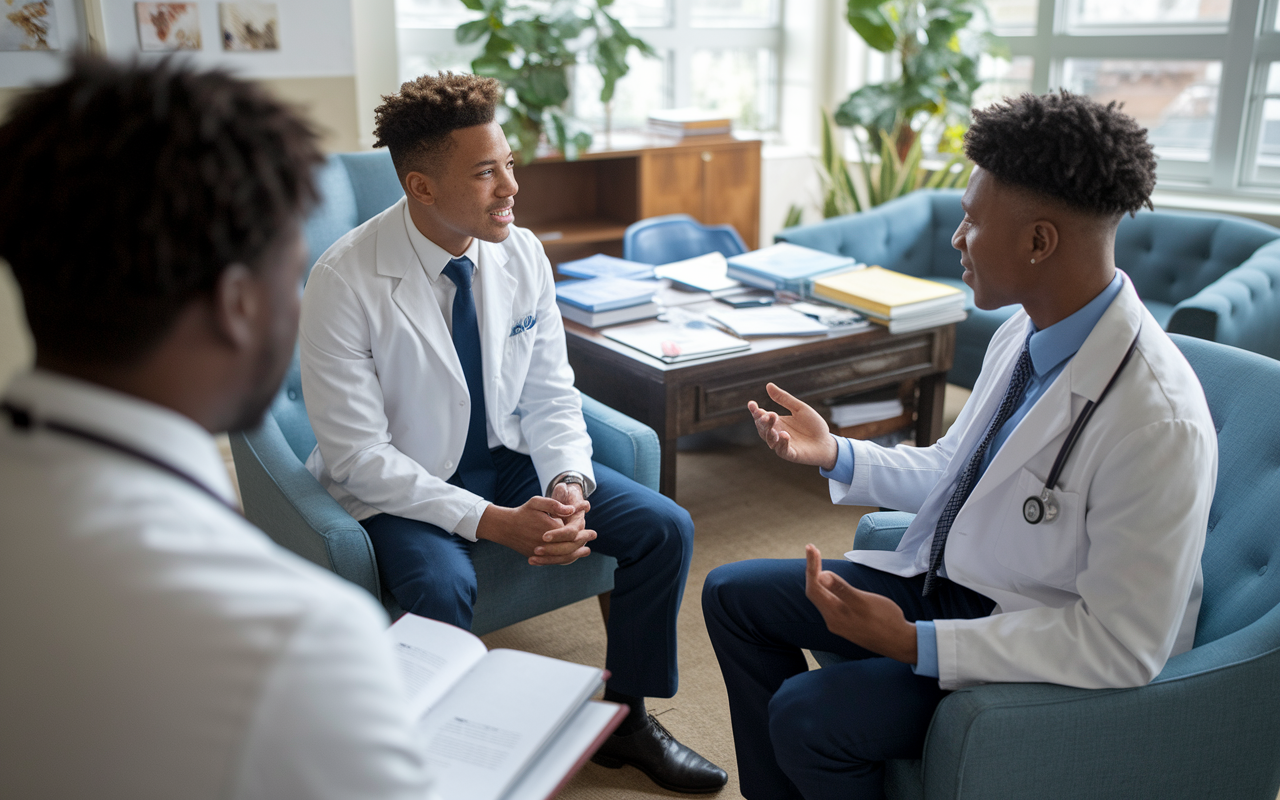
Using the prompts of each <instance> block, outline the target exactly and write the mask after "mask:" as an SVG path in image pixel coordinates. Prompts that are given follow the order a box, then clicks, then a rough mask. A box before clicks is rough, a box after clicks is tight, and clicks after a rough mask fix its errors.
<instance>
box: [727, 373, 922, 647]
mask: <svg viewBox="0 0 1280 800" xmlns="http://www.w3.org/2000/svg"><path fill="white" fill-rule="evenodd" d="M765 391H767V392H768V393H769V397H770V398H772V399H773V401H774V402H775V403H777V404H778V405H780V406H782V407H783V408H785V409H786V410H787V411H790V412H791V414H790V415H789V416H782V415H779V414H777V413H775V412H773V411H765V410H764V409H763V408H761V407H760V406H759V405H757V404H756V402H755V401H754V400H753V401H751V402H749V403H747V410H748V411H750V412H751V417H752V419H753V420H755V424H756V432H757V433H759V434H760V438H761V439H763V440H764V442H765V444H767V445H769V448H770V449H771V450H773V452H775V453H777V454H778V455H779V456H780V457H781V458H784V459H786V460H787V461H792V462H794V463H797V464H807V465H809V466H814V467H821V468H823V469H825V470H830V469H832V468H834V467H835V465H836V460H837V458H838V457H839V454H840V451H839V447H838V445H837V444H836V440H835V437H833V436H832V435H831V431H830V429H829V428H828V427H827V421H826V420H824V419H823V418H822V415H820V414H819V413H818V412H817V411H814V410H813V408H811V407H810V406H809V405H808V404H806V403H804V402H801V401H800V400H797V399H796V398H795V397H792V396H791V395H790V394H788V393H787V392H785V391H783V390H782V389H781V388H779V387H778V386H777V385H775V384H772V383H770V384H768V385H767V386H766V387H765ZM804 594H805V597H807V598H809V602H811V603H813V605H814V606H815V607H816V608H817V609H818V613H820V614H822V619H823V621H824V622H825V623H826V625H827V630H829V631H831V632H832V633H834V634H835V635H836V636H840V637H842V638H844V639H848V640H849V641H851V642H853V643H854V644H856V645H858V646H859V647H862V648H864V649H867V650H870V651H871V652H873V653H879V654H880V655H883V656H888V657H889V658H893V659H896V660H898V661H902V662H904V663H906V664H914V663H916V659H917V652H916V626H915V625H913V624H912V623H910V622H907V619H906V617H905V616H904V615H903V613H902V609H901V608H900V607H899V606H898V604H897V603H895V602H893V601H892V600H890V599H889V598H887V597H885V596H883V595H879V594H875V593H874V592H866V591H863V590H861V589H857V588H855V587H853V586H851V585H850V584H849V582H848V581H846V580H845V579H844V578H842V577H840V576H839V575H837V574H836V573H834V572H831V571H830V570H824V569H823V568H822V553H821V552H819V551H818V548H817V547H814V546H813V545H806V546H805V573H804Z"/></svg>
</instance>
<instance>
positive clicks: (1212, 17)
mask: <svg viewBox="0 0 1280 800" xmlns="http://www.w3.org/2000/svg"><path fill="white" fill-rule="evenodd" d="M1068 9H1069V11H1068V13H1069V15H1070V22H1071V24H1072V25H1089V26H1092V25H1098V26H1108V25H1115V26H1118V27H1124V26H1131V25H1152V24H1156V25H1159V24H1169V23H1175V24H1176V23H1189V22H1218V23H1225V22H1226V21H1227V19H1228V17H1230V16H1231V0H1072V2H1071V4H1070V5H1069V6H1068Z"/></svg>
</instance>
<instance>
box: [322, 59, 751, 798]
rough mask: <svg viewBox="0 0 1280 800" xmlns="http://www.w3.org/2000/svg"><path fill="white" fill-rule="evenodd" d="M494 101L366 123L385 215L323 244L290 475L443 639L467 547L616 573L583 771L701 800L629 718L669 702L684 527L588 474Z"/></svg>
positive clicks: (393, 113)
mask: <svg viewBox="0 0 1280 800" xmlns="http://www.w3.org/2000/svg"><path fill="white" fill-rule="evenodd" d="M500 96H501V89H500V87H499V85H498V84H497V82H496V81H494V80H493V79H490V78H480V77H477V76H473V75H452V74H447V73H446V74H441V75H437V76H424V77H421V78H418V79H417V80H416V81H411V82H408V83H406V84H404V85H403V86H402V87H401V89H400V93H399V94H397V95H394V96H389V97H386V98H384V99H385V103H384V104H383V105H382V106H380V107H379V108H378V109H377V129H376V131H375V133H376V135H377V137H378V142H377V144H378V145H379V146H385V147H387V148H388V149H389V150H390V151H391V159H392V161H393V162H394V163H395V166H396V170H397V173H398V174H399V176H400V181H401V184H402V186H403V187H404V192H405V197H404V198H402V199H401V200H400V201H399V202H397V203H396V204H394V205H393V206H391V207H390V208H388V209H387V210H386V211H384V212H383V213H381V214H379V215H378V216H376V217H374V218H373V219H371V220H369V221H368V222H366V223H365V224H363V225H361V226H360V227H358V228H356V229H355V230H353V231H351V232H350V233H348V234H347V235H346V236H344V237H342V238H341V239H339V240H338V241H337V242H336V243H335V244H334V245H333V246H332V247H330V248H329V250H327V251H326V252H325V253H324V255H322V256H321V257H320V259H319V261H318V262H317V263H316V265H315V267H314V268H313V270H312V272H311V276H310V278H309V279H308V281H307V288H306V293H305V296H304V298H303V311H302V328H301V361H302V385H303V391H304V393H305V395H306V400H307V414H308V416H309V417H310V419H311V425H312V428H313V429H314V431H315V434H316V441H317V446H316V449H315V451H314V452H313V453H312V454H311V457H310V458H309V459H308V461H307V466H308V468H309V469H311V471H312V472H313V474H315V475H316V477H317V478H318V479H319V480H320V482H321V483H322V484H323V485H324V486H325V487H326V488H327V489H328V490H329V492H330V493H331V494H332V495H333V496H334V497H335V498H337V500H338V501H339V502H341V503H342V504H343V506H344V507H345V508H346V509H347V510H348V511H349V512H350V513H351V514H352V516H354V517H355V518H356V519H358V520H360V522H361V524H363V525H364V526H365V529H366V530H368V532H369V537H370V540H371V541H372V543H373V548H374V551H375V553H376V555H377V560H378V569H379V571H380V573H381V576H382V580H383V584H384V585H385V586H387V587H388V589H389V591H390V592H391V594H392V595H393V596H394V597H395V599H396V601H397V602H398V603H399V604H400V606H401V607H402V608H404V609H405V610H407V611H412V612H414V613H417V614H420V615H422V616H425V617H430V618H432V619H438V620H442V621H444V622H449V623H451V624H454V625H458V626H459V627H462V628H469V627H470V625H471V613H472V607H473V604H474V603H475V599H476V574H475V569H474V567H473V566H472V563H471V555H470V552H471V551H470V548H471V545H472V544H473V543H474V542H475V541H477V540H478V539H488V540H491V541H494V542H497V543H499V544H502V545H504V546H506V547H510V548H512V549H513V550H516V551H517V552H519V553H521V554H522V555H524V556H526V557H528V559H529V563H530V564H533V565H537V566H543V567H546V568H548V569H551V568H554V565H557V564H567V563H570V562H572V561H574V560H575V559H578V558H585V557H589V556H590V553H591V552H592V550H593V549H594V550H598V551H599V552H601V553H604V554H606V555H611V556H614V557H616V558H617V559H618V570H617V572H616V573H615V578H614V590H613V594H612V600H611V605H610V613H609V624H608V629H609V649H608V654H607V657H606V666H607V667H608V669H609V670H610V672H611V673H612V675H611V677H610V679H609V682H608V685H607V687H606V691H605V698H606V699H609V700H613V701H617V702H622V703H626V704H628V705H629V706H630V707H631V710H632V713H631V716H630V717H628V719H627V720H626V721H624V722H623V723H622V725H621V726H620V727H619V728H618V730H617V731H616V732H615V733H614V735H612V736H611V737H610V738H609V739H608V741H606V743H605V745H604V746H603V747H602V748H601V750H600V752H599V753H598V754H597V755H596V756H595V758H596V760H597V761H598V762H600V763H603V764H606V765H607V766H613V767H620V766H622V765H623V764H632V765H634V766H636V767H638V768H640V769H642V770H643V771H644V772H645V773H646V774H648V775H649V776H650V777H651V778H652V779H653V780H654V781H655V782H657V783H659V784H660V785H662V786H664V787H666V788H669V789H674V790H677V791H686V792H710V791H715V790H718V789H719V788H720V787H721V786H723V785H724V783H725V781H726V779H727V778H726V775H725V773H724V771H723V770H721V769H720V768H719V767H716V766H715V765H714V764H711V763H710V762H708V761H706V760H705V759H703V758H702V757H701V756H699V755H698V754H697V753H695V752H693V751H692V750H690V749H689V748H687V747H685V746H684V745H682V744H680V743H679V742H678V741H676V740H675V739H674V738H672V737H671V735H670V734H669V733H667V732H666V730H665V729H663V728H662V726H661V725H660V724H658V722H657V721H656V720H654V719H653V718H652V717H650V716H649V715H648V714H647V713H646V711H645V707H644V698H645V697H647V696H655V697H670V696H671V695H673V694H674V693H675V691H676V681H677V671H676V628H675V626H676V614H677V613H678V611H679V608H680V600H681V597H682V595H683V593H684V583H685V578H686V576H687V574H688V571H689V559H690V556H691V553H692V549H693V523H692V521H691V520H690V519H689V515H688V513H687V512H685V511H684V509H682V508H680V507H679V506H677V505H676V504H675V503H674V502H672V501H671V500H670V499H669V498H666V497H663V496H662V495H660V494H658V493H657V492H654V491H652V490H650V489H648V488H646V487H644V486H641V485H639V484H637V483H636V482H634V481H632V480H630V479H629V478H626V477H625V476H623V475H621V474H619V473H617V472H614V471H613V470H611V469H609V468H608V467H605V466H603V465H601V464H597V463H594V462H592V460H591V440H590V439H589V438H588V436H587V432H586V425H585V423H584V422H583V419H582V404H581V400H580V398H579V396H578V393H577V390H575V389H574V387H573V370H572V369H570V367H569V362H568V356H567V353H566V349H565V341H564V328H563V326H562V324H561V321H560V313H559V310H558V309H557V307H556V302H555V288H554V284H553V283H552V269H551V265H550V263H549V262H548V261H547V257H546V255H545V253H544V252H543V250H542V245H541V244H540V243H539V242H538V240H537V238H536V237H534V235H533V234H532V233H530V232H529V231H527V230H525V229H523V228H518V227H515V226H514V225H513V224H512V223H513V220H514V219H515V214H514V208H515V206H516V201H515V196H516V192H517V190H518V186H517V184H516V181H515V177H514V172H513V169H514V161H513V159H512V154H511V148H510V147H509V146H508V144H507V140H506V136H505V135H504V134H503V131H502V128H501V127H500V126H499V125H498V124H497V123H496V122H495V121H494V112H495V107H496V105H497V102H498V100H499V98H500ZM588 497H589V498H590V500H589V501H588V499H587V498H588Z"/></svg>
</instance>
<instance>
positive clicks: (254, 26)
mask: <svg viewBox="0 0 1280 800" xmlns="http://www.w3.org/2000/svg"><path fill="white" fill-rule="evenodd" d="M218 21H219V23H220V24H221V27H222V49H223V50H279V49H280V13H279V11H277V9H276V4H275V3H219V4H218Z"/></svg>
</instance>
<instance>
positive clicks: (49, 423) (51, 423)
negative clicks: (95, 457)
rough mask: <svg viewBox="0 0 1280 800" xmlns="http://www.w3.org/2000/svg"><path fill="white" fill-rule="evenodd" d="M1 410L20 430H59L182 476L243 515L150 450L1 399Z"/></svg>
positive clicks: (237, 512) (224, 499) (176, 476)
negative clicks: (33, 413) (47, 416)
mask: <svg viewBox="0 0 1280 800" xmlns="http://www.w3.org/2000/svg"><path fill="white" fill-rule="evenodd" d="M0 411H3V412H4V413H6V414H8V415H9V422H10V424H12V425H13V427H15V428H17V429H18V430H20V431H32V430H35V429H36V428H44V429H45V430H47V431H53V432H54V433H60V434H62V435H63V436H70V437H72V438H74V439H80V440H81V441H85V442H89V443H91V444H96V445H98V446H99V447H102V448H106V449H107V450H114V451H115V452H117V453H121V454H123V455H126V456H129V457H130V458H133V459H136V460H138V461H142V462H144V463H147V464H150V465H151V466H153V467H155V468H156V469H158V470H161V471H163V472H167V473H169V474H170V475H173V476H174V477H175V478H179V479H180V480H183V481H185V482H186V483H189V484H191V485H192V486H194V487H195V488H197V489H199V490H200V491H202V492H204V493H205V494H207V495H209V496H210V497H212V498H213V499H214V500H217V501H218V503H219V504H221V505H222V506H223V507H225V508H227V509H229V510H231V511H233V512H235V513H236V514H237V515H239V514H240V509H238V508H236V507H235V506H234V505H232V504H231V503H229V502H227V500H226V498H224V497H223V496H222V495H220V494H218V493H217V492H215V491H214V490H213V489H210V488H209V487H208V486H206V485H204V483H202V482H201V481H199V480H197V479H196V478H194V477H192V476H191V475H188V474H187V473H186V472H183V471H182V470H180V469H178V468H177V467H175V466H173V465H172V464H169V463H167V462H165V461H161V460H160V459H158V458H156V457H155V456H152V455H148V454H147V453H144V452H142V451H141V450H137V449H135V448H133V447H130V446H129V445H127V444H125V443H123V442H118V441H116V440H115V439H111V438H109V437H106V436H103V435H102V434H99V433H94V432H93V431H87V430H85V429H84V428H78V427H76V426H74V425H68V424H66V423H65V422H58V421H57V420H52V419H36V418H35V417H34V416H32V414H31V412H30V411H28V410H27V409H25V408H19V407H17V406H15V405H13V404H11V403H9V402H7V401H4V402H0Z"/></svg>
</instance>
